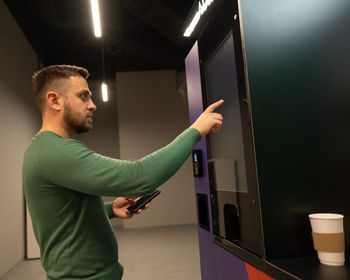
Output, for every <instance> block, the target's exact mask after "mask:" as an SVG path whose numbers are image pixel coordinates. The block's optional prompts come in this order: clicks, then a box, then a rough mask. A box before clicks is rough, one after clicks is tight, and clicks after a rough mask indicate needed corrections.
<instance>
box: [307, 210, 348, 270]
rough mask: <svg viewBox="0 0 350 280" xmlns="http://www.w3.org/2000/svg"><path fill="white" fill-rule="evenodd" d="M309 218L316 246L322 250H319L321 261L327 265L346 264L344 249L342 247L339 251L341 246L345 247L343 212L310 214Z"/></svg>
mask: <svg viewBox="0 0 350 280" xmlns="http://www.w3.org/2000/svg"><path fill="white" fill-rule="evenodd" d="M309 218H310V223H311V228H312V232H313V240H314V246H315V248H320V250H317V254H318V258H319V260H320V262H321V263H322V264H326V265H334V266H339V265H344V263H345V254H344V250H343V249H341V250H343V251H341V252H339V247H344V227H343V219H344V216H343V215H341V214H332V213H317V214H310V215H309ZM325 242H327V244H325ZM332 243H333V244H332ZM333 249H335V250H333Z"/></svg>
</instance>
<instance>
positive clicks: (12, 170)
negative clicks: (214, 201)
mask: <svg viewBox="0 0 350 280" xmlns="http://www.w3.org/2000/svg"><path fill="white" fill-rule="evenodd" d="M0 37H1V44H0V97H1V99H0V100H1V109H0V127H1V137H0V155H1V161H0V225H1V226H0V277H1V276H2V275H3V274H5V273H6V272H7V271H8V270H10V269H11V268H12V267H13V266H14V265H16V264H17V263H18V262H19V261H21V260H22V259H23V258H24V255H25V229H24V213H25V211H24V198H23V188H22V158H23V153H24V151H25V149H26V148H27V146H28V145H29V143H30V141H31V138H32V136H33V135H34V134H35V133H36V131H37V130H38V129H39V124H40V117H39V114H38V113H37V112H36V109H35V105H34V101H33V94H32V86H31V76H32V74H33V72H34V71H35V70H36V65H37V58H36V55H35V53H34V51H33V50H32V48H31V46H30V45H29V43H28V42H27V40H26V39H25V37H24V35H23V34H22V32H21V31H20V28H19V27H18V26H17V24H16V22H15V20H14V19H13V17H12V15H11V14H10V12H9V11H8V9H7V6H6V5H5V4H4V2H3V1H2V0H0Z"/></svg>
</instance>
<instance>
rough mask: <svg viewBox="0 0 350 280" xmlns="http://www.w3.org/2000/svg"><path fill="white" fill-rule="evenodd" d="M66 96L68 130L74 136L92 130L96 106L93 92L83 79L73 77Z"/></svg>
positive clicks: (65, 108) (65, 106) (65, 119)
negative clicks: (92, 96) (92, 97)
mask: <svg viewBox="0 0 350 280" xmlns="http://www.w3.org/2000/svg"><path fill="white" fill-rule="evenodd" d="M67 83H68V86H67V91H66V92H65V94H64V111H63V120H64V122H65V124H66V126H67V129H68V130H69V131H71V132H72V133H74V134H80V133H83V132H87V131H89V130H90V129H91V128H92V114H93V112H94V111H95V110H96V105H95V104H94V102H92V100H91V92H90V90H89V87H88V84H87V82H86V80H85V79H84V78H83V77H80V76H72V77H70V79H69V81H67Z"/></svg>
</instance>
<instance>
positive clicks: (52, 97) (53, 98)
mask: <svg viewBox="0 0 350 280" xmlns="http://www.w3.org/2000/svg"><path fill="white" fill-rule="evenodd" d="M46 101H47V104H48V105H49V107H50V108H51V109H53V110H55V111H60V110H61V109H62V104H61V103H62V102H61V100H60V95H59V94H58V93H57V92H54V91H50V92H48V93H46Z"/></svg>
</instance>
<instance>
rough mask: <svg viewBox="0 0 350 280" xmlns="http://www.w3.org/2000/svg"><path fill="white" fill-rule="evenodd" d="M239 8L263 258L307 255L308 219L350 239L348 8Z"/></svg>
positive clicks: (272, 1) (249, 4) (299, 0)
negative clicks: (336, 220) (340, 229)
mask: <svg viewBox="0 0 350 280" xmlns="http://www.w3.org/2000/svg"><path fill="white" fill-rule="evenodd" d="M241 5H242V14H243V28H244V38H245V46H246V55H247V65H248V75H249V87H250V97H251V106H252V114H253V124H254V137H255V144H256V157H257V169H258V178H259V186H260V194H261V207H262V218H263V223H264V233H265V242H266V244H267V246H266V253H267V257H268V258H281V257H285V256H289V257H294V256H295V257H298V256H303V255H304V256H305V255H312V254H314V251H313V248H312V240H311V234H310V231H311V228H310V226H309V221H308V217H307V215H308V214H309V213H312V212H339V213H343V214H345V231H346V232H348V233H349V231H350V228H349V219H348V217H347V216H349V215H350V206H349V205H350V204H349V203H348V202H347V201H348V199H347V197H350V188H349V186H350V176H349V170H348V169H349V166H350V164H349V159H350V148H349V143H350V129H349V121H350V76H349V72H350V71H349V68H350V51H349V50H350V36H349V30H350V16H349V15H350V2H349V1H347V0H335V1H328V0H309V1H304V0H288V1H279V0H259V1H258V0H246V1H242V3H241ZM276 227H279V228H280V230H276ZM347 236H348V234H347ZM346 239H347V240H349V238H346ZM347 247H349V244H347Z"/></svg>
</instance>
